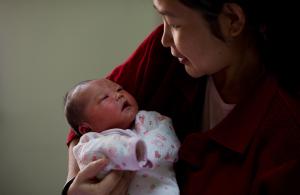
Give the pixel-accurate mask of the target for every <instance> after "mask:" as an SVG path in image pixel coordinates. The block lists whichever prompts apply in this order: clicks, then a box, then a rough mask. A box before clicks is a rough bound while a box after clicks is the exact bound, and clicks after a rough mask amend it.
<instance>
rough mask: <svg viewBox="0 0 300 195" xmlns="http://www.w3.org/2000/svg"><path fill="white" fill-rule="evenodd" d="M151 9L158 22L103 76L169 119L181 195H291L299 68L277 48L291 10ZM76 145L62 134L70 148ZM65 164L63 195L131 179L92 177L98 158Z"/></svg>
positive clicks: (174, 5) (173, 5) (232, 4)
mask: <svg viewBox="0 0 300 195" xmlns="http://www.w3.org/2000/svg"><path fill="white" fill-rule="evenodd" d="M269 3H273V5H272V6H269V5H268V4H269ZM153 4H154V7H155V9H156V10H157V11H158V12H159V13H160V14H161V15H162V19H163V23H164V24H163V26H160V27H158V28H157V29H156V30H155V31H153V32H152V33H151V34H150V35H149V36H148V37H147V39H145V41H144V42H143V43H142V44H141V45H140V47H139V48H138V49H137V50H136V51H135V53H134V54H133V55H132V56H131V57H130V58H129V59H128V60H127V61H126V62H125V63H124V64H122V65H121V66H119V67H117V68H116V69H115V70H114V71H113V72H112V73H111V75H110V76H109V77H108V78H109V79H112V80H114V81H116V82H118V83H120V84H121V85H122V86H123V87H124V88H125V89H126V90H128V91H129V92H131V93H132V94H134V95H135V96H136V97H137V100H138V103H139V105H141V107H142V109H148V110H157V111H159V112H160V113H162V114H165V115H168V116H170V117H171V118H172V119H173V122H174V126H175V130H176V133H177V135H178V137H179V139H180V140H181V142H182V147H181V148H180V151H179V161H178V163H177V165H176V167H175V168H176V174H177V178H178V182H179V185H180V190H181V194H189V195H190V194H201V195H203V194H205V195H214V194H219V195H220V194H230V195H232V194H239V195H243V194H255V195H256V194H298V193H300V189H298V187H297V185H298V184H297V182H298V181H299V179H300V100H299V86H300V84H299V79H298V78H297V77H296V76H295V75H296V67H297V66H298V64H295V62H297V61H295V60H294V59H293V57H294V55H293V54H292V52H291V51H290V50H287V49H286V48H287V47H288V46H289V44H290V43H294V42H292V41H295V40H293V39H292V37H293V36H291V34H290V33H292V32H288V33H287V31H286V29H285V28H283V27H282V26H281V25H280V23H279V21H287V20H290V19H292V18H291V17H290V16H289V15H288V11H285V12H284V13H282V12H283V11H284V10H288V9H287V8H286V7H284V6H290V5H288V3H286V4H280V5H276V2H275V1H270V2H269V1H267V0H260V1H255V0H254V1H243V0H233V1H229V0H223V1H214V0H198V1H194V0H153ZM274 4H275V5H274ZM278 13H281V14H278ZM285 19H286V20H285ZM281 29H282V30H281ZM159 40H161V43H162V45H163V46H164V47H165V48H163V47H162V46H161V45H160V42H159ZM282 44H283V45H282ZM284 44H285V45H284ZM184 70H185V71H184ZM186 73H187V74H188V75H186ZM76 140H77V139H76V138H75V136H74V135H72V134H70V135H69V137H68V143H70V145H69V150H70V151H71V150H72V147H73V146H74V145H75V144H76ZM69 165H70V166H69V178H73V177H74V176H75V175H76V177H75V179H74V181H73V183H71V182H69V184H70V188H69V191H68V194H71V195H75V194H83V195H84V194H126V190H127V187H128V181H129V180H128V177H131V175H130V174H127V173H119V172H112V173H111V174H110V175H108V176H107V177H106V178H104V180H102V181H97V182H95V180H93V178H95V175H96V173H97V172H98V171H99V170H101V169H103V167H104V166H105V160H99V161H95V163H94V164H92V165H90V166H89V167H87V168H86V169H85V170H82V171H80V172H79V173H78V174H77V172H78V170H77V167H76V166H77V165H76V164H75V163H74V159H73V157H72V155H69ZM71 181H72V180H71ZM66 191H67V187H66Z"/></svg>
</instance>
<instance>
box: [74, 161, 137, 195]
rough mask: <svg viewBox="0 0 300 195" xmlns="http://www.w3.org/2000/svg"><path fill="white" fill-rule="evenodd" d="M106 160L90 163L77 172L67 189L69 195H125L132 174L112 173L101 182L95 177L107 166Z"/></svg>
mask: <svg viewBox="0 0 300 195" xmlns="http://www.w3.org/2000/svg"><path fill="white" fill-rule="evenodd" d="M107 162H108V160H106V159H100V160H97V161H94V162H92V163H90V164H89V165H88V166H87V167H86V168H85V169H83V170H81V171H79V173H78V175H77V177H76V178H75V180H74V182H73V183H72V184H71V186H70V188H69V194H70V195H77V194H78V195H99V194H101V195H126V194H127V191H128V187H129V184H130V182H131V180H132V178H133V176H134V173H133V172H124V171H112V172H111V173H109V174H108V175H106V176H105V177H104V178H103V179H102V180H100V181H99V180H97V179H96V175H97V174H98V173H99V172H101V171H102V170H103V169H104V167H105V166H106V165H107Z"/></svg>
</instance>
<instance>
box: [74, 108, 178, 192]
mask: <svg viewBox="0 0 300 195" xmlns="http://www.w3.org/2000/svg"><path fill="white" fill-rule="evenodd" d="M179 146H180V143H179V141H178V139H177V137H176V135H175V132H174V129H173V127H172V123H171V120H170V119H169V118H168V117H165V116H162V115H160V114H159V113H157V112H147V111H140V112H139V113H138V114H137V116H136V120H135V126H134V129H133V130H122V129H110V130H106V131H103V132H101V133H96V132H89V133H87V134H84V135H83V136H82V137H81V138H80V141H79V143H78V144H77V145H76V146H75V147H74V150H73V152H74V156H75V159H76V160H77V163H78V165H79V168H80V169H82V168H84V167H85V166H86V165H87V164H88V163H90V162H92V161H94V160H97V159H99V158H102V157H103V156H106V158H109V159H110V164H109V165H108V166H107V167H106V169H105V171H104V172H101V173H100V174H99V178H101V177H103V176H104V175H105V174H106V173H107V171H110V170H112V169H114V170H134V171H137V172H136V174H135V177H134V178H133V180H132V182H131V184H130V186H129V191H128V193H129V194H130V195H140V194H149V195H157V194H168V195H178V194H179V188H178V185H177V182H176V179H175V173H174V171H173V163H174V162H175V161H176V160H177V152H178V148H179Z"/></svg>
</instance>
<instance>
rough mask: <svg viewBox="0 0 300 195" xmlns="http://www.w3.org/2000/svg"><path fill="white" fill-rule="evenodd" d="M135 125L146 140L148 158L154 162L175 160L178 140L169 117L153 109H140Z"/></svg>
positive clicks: (178, 145)
mask: <svg viewBox="0 0 300 195" xmlns="http://www.w3.org/2000/svg"><path fill="white" fill-rule="evenodd" d="M135 127H136V131H137V133H138V134H139V135H140V136H141V137H142V139H143V140H144V141H145V142H146V145H147V150H148V151H147V152H148V158H149V159H150V160H151V161H152V162H153V163H154V164H161V163H163V162H168V163H173V162H175V161H176V160H177V153H178V149H179V147H180V142H179V140H178V138H177V136H176V134H175V131H174V128H173V125H172V120H171V119H170V118H169V117H166V116H163V115H161V114H159V113H158V112H155V111H140V112H139V113H138V115H137V117H136V123H135Z"/></svg>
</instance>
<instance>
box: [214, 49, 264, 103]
mask: <svg viewBox="0 0 300 195" xmlns="http://www.w3.org/2000/svg"><path fill="white" fill-rule="evenodd" d="M248 51H249V50H248ZM250 51H251V50H250ZM243 59H244V60H241V61H240V62H239V64H236V65H235V66H229V67H228V68H225V69H224V70H222V71H220V72H218V73H216V74H214V75H213V80H214V83H215V85H216V88H217V90H218V92H219V94H220V96H221V98H222V99H223V101H224V102H226V103H229V104H237V103H238V102H239V101H240V100H241V99H242V98H243V97H244V96H246V95H247V94H249V92H251V91H252V90H253V89H254V87H255V86H257V84H258V83H260V80H261V79H262V78H263V77H264V76H265V69H264V66H263V65H262V64H261V61H260V58H259V57H258V55H257V54H256V52H248V53H247V54H245V55H244V58H243ZM245 59H247V60H245Z"/></svg>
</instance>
